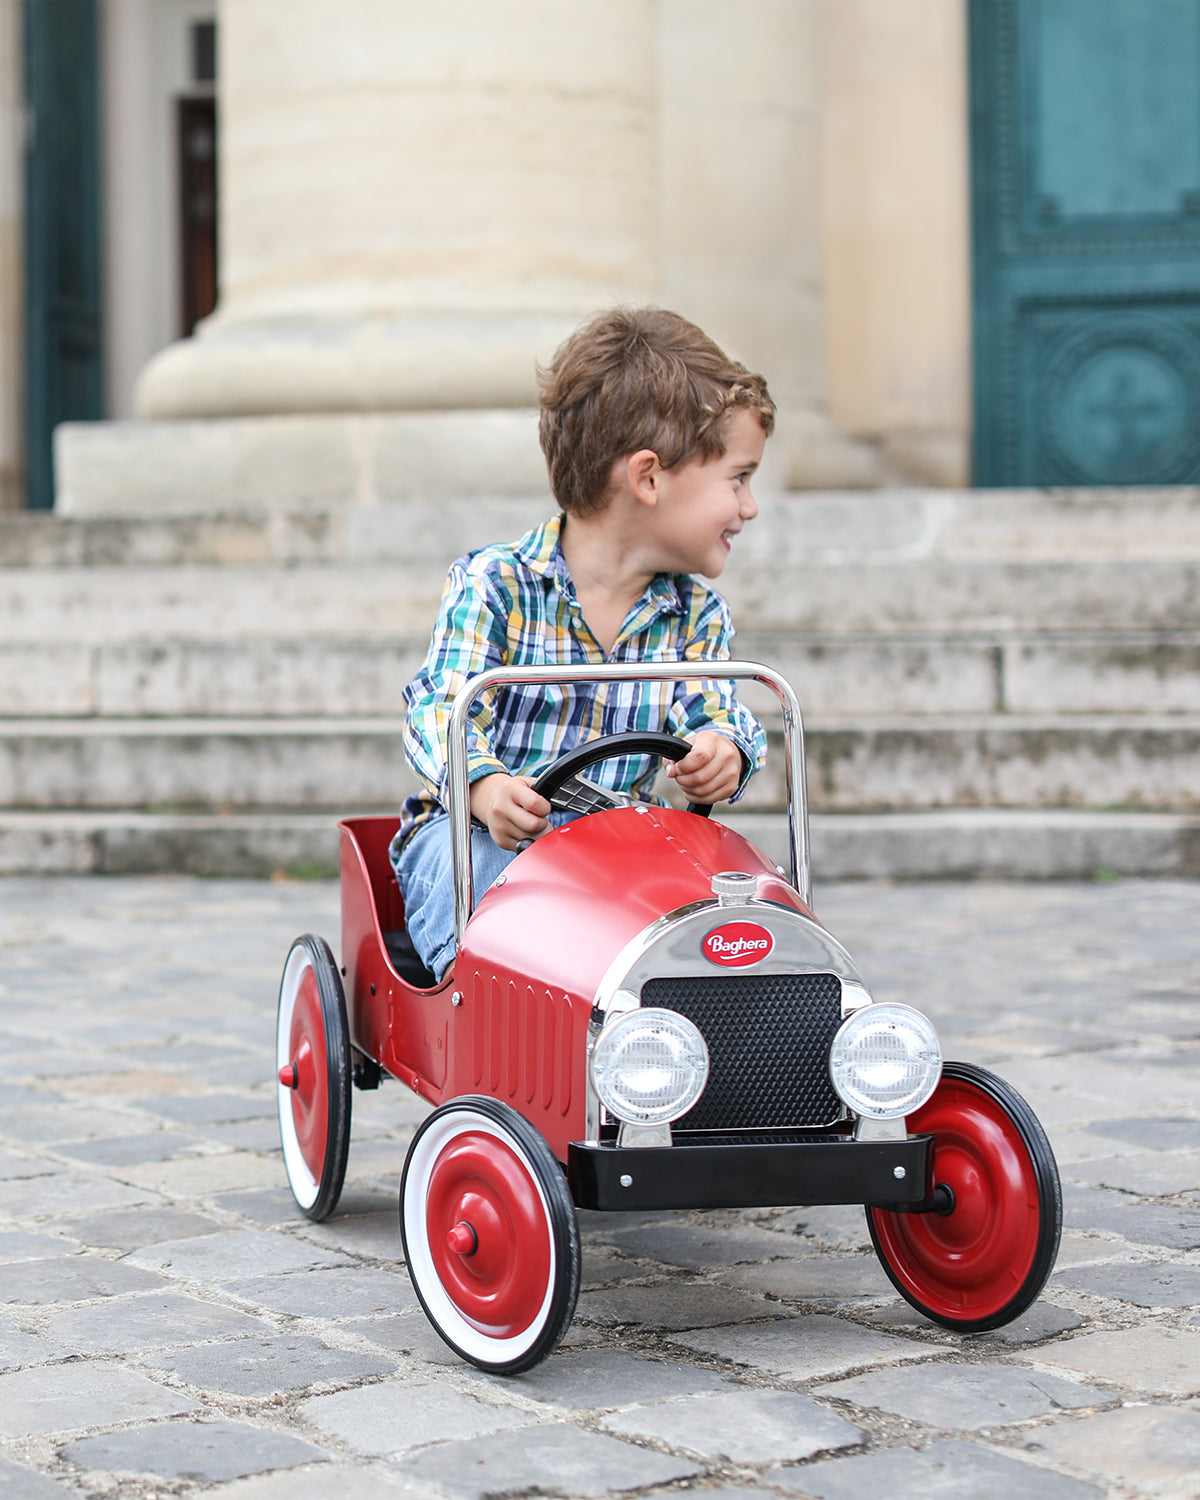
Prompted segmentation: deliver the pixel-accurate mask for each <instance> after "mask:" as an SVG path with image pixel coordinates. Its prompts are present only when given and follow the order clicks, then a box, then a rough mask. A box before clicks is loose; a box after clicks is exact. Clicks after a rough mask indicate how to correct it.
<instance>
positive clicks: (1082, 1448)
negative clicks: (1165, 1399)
mask: <svg viewBox="0 0 1200 1500" xmlns="http://www.w3.org/2000/svg"><path fill="white" fill-rule="evenodd" d="M1024 1446H1025V1448H1026V1450H1027V1451H1028V1452H1029V1453H1030V1454H1031V1455H1033V1456H1034V1457H1037V1458H1043V1459H1045V1460H1047V1461H1049V1462H1050V1463H1061V1464H1070V1465H1071V1467H1072V1468H1076V1469H1082V1470H1084V1472H1086V1473H1092V1474H1095V1475H1097V1476H1100V1477H1102V1478H1104V1479H1105V1480H1109V1481H1112V1480H1116V1481H1118V1482H1120V1483H1122V1484H1126V1485H1129V1486H1130V1489H1131V1490H1133V1491H1134V1492H1135V1493H1136V1494H1139V1495H1144V1494H1147V1493H1156V1494H1157V1493H1161V1492H1162V1491H1164V1490H1165V1491H1167V1492H1168V1493H1169V1494H1171V1495H1174V1496H1179V1497H1182V1496H1185V1495H1188V1494H1192V1495H1194V1494H1196V1492H1197V1488H1198V1487H1197V1485H1196V1476H1197V1475H1198V1474H1200V1411H1197V1410H1196V1409H1195V1408H1194V1407H1161V1406H1157V1407H1156V1406H1139V1407H1130V1406H1126V1407H1122V1408H1121V1409H1119V1410H1117V1411H1106V1412H1101V1413H1099V1414H1098V1415H1097V1416H1094V1417H1083V1418H1081V1419H1080V1420H1079V1421H1078V1422H1061V1423H1057V1424H1056V1425H1054V1426H1051V1427H1043V1428H1039V1429H1038V1430H1037V1431H1036V1432H1031V1433H1030V1434H1029V1435H1028V1440H1027V1441H1026V1443H1025V1444H1024Z"/></svg>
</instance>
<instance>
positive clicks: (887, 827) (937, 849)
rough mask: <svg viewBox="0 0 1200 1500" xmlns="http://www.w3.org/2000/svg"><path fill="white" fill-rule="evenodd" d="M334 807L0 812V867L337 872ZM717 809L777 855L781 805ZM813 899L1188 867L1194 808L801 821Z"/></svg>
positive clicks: (1194, 854)
mask: <svg viewBox="0 0 1200 1500" xmlns="http://www.w3.org/2000/svg"><path fill="white" fill-rule="evenodd" d="M345 811H346V809H328V810H318V811H311V812H304V813H299V812H295V811H291V812H278V811H261V810H255V811H245V812H240V813H231V814H225V815H219V814H180V813H169V814H168V813H159V814H154V813H145V812H127V811H120V812H107V813H106V812H96V811H93V810H86V809H60V810H56V811H53V812H14V811H0V875H6V874H46V875H64V874H108V875H126V874H147V873H156V874H180V875H182V874H192V875H225V876H242V877H263V876H269V875H277V876H280V877H288V878H292V879H317V878H332V877H335V876H336V874H337V857H338V843H337V826H336V825H337V819H338V817H339V816H341V815H342V814H343V813H344V812H345ZM724 821H727V822H729V824H730V825H731V826H733V827H737V828H740V829H741V830H742V832H744V833H745V834H746V836H747V837H748V838H749V839H750V840H751V841H752V842H754V843H756V844H758V845H759V847H760V848H762V849H763V850H764V851H765V852H766V853H767V854H769V855H770V857H771V858H772V859H774V860H776V861H777V862H779V863H783V862H784V861H785V860H786V857H787V831H786V828H785V825H784V819H783V817H782V815H764V814H757V815H755V814H742V815H738V816H734V815H733V814H730V815H729V816H728V817H727V818H725V819H724ZM812 857H813V870H814V890H815V904H816V910H817V912H818V914H819V913H820V909H821V886H822V882H823V881H833V880H849V879H878V880H923V879H943V880H944V879H961V880H972V879H977V878H978V879H986V878H993V879H1015V880H1026V879H1034V880H1067V879H1070V880H1078V879H1084V880H1087V879H1101V880H1107V879H1114V878H1118V877H1120V876H1124V875H1128V876H1170V877H1175V878H1185V879H1196V878H1200V818H1197V817H1187V816H1179V815H1173V814H1169V813H1128V812H1126V813H1112V812H1110V813H1103V812H1076V811H1054V810H1044V811H1042V810H1039V811H1028V810H1005V809H990V808H989V809H970V810H955V811H936V812H923V813H880V814H863V815H858V816H853V815H838V814H828V813H826V814H816V815H814V817H813V819H812Z"/></svg>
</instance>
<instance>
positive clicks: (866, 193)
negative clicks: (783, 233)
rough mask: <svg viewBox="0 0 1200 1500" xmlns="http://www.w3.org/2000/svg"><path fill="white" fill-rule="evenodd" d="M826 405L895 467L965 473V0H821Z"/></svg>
mask: <svg viewBox="0 0 1200 1500" xmlns="http://www.w3.org/2000/svg"><path fill="white" fill-rule="evenodd" d="M822 22H823V27H822V31H823V44H822V56H821V95H822V107H821V117H822V172H821V182H822V188H821V206H822V235H823V242H824V247H823V257H822V259H823V266H824V289H825V329H826V345H827V350H828V381H829V411H830V415H831V416H832V417H833V419H834V421H835V422H836V423H837V424H838V425H839V426H840V427H841V428H842V429H844V430H845V431H846V432H848V433H851V434H853V435H854V436H857V437H861V438H865V439H869V440H870V441H871V442H872V443H874V444H875V445H876V446H877V448H878V450H879V452H880V455H881V458H882V460H883V462H884V464H885V467H886V468H888V469H890V470H891V472H892V473H893V474H894V475H897V476H899V477H901V478H904V479H908V480H910V481H911V480H917V481H920V482H925V483H932V484H951V485H961V484H965V483H967V482H968V452H969V447H970V443H969V430H970V408H971V394H970V392H971V382H970V234H969V220H968V212H969V209H968V181H967V174H968V166H967V162H968V156H967V63H966V15H965V5H964V0H823V12H822Z"/></svg>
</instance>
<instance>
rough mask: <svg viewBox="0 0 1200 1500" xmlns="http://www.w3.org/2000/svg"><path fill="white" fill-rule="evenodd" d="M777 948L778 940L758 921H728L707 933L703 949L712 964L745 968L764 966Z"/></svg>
mask: <svg viewBox="0 0 1200 1500" xmlns="http://www.w3.org/2000/svg"><path fill="white" fill-rule="evenodd" d="M774 946H775V939H774V938H773V937H772V936H771V934H770V933H769V932H768V931H767V929H766V928H765V927H760V926H759V925H758V923H757V922H726V923H725V925H724V926H723V927H714V928H713V930H712V931H711V932H710V933H708V935H707V936H706V937H705V939H704V941H703V942H702V943H701V944H700V949H701V952H702V953H703V954H704V956H705V958H707V959H708V961H709V963H710V964H720V965H721V967H722V968H723V969H745V968H747V967H748V966H749V965H750V964H757V963H761V962H762V960H763V959H764V958H766V957H767V955H768V954H769V953H770V951H771V949H772V948H773V947H774Z"/></svg>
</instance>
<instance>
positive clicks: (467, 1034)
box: [277, 662, 1062, 1372]
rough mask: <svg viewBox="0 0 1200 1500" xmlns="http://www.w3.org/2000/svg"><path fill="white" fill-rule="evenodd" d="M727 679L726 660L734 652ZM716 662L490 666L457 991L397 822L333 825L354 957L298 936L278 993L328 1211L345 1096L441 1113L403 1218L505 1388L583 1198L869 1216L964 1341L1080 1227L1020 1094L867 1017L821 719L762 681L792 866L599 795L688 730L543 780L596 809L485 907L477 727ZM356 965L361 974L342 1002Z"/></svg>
mask: <svg viewBox="0 0 1200 1500" xmlns="http://www.w3.org/2000/svg"><path fill="white" fill-rule="evenodd" d="M714 665H715V664H714ZM696 667H697V663H695V662H691V663H687V664H686V665H680V664H637V665H632V664H631V665H620V666H616V665H614V666H606V667H596V668H544V669H543V668H538V667H525V668H497V669H494V670H492V671H488V672H485V673H482V674H481V675H480V676H478V677H476V678H473V679H472V680H471V681H470V682H469V683H468V684H467V685H466V686H465V687H464V688H463V689H462V691H461V692H460V693H459V695H458V697H457V698H456V700H455V703H454V706H453V710H452V713H451V719H450V728H449V741H448V750H449V769H450V782H449V785H450V807H449V813H450V819H451V832H452V840H453V847H454V854H455V913H456V929H457V935H458V946H457V952H456V957H455V960H454V963H453V965H452V966H451V968H450V970H449V971H448V972H447V974H446V976H445V978H444V979H443V980H442V981H441V983H435V982H434V981H433V979H432V977H431V976H430V975H429V974H427V973H426V972H425V971H424V970H423V969H422V966H421V964H420V961H419V960H418V959H417V957H416V955H415V953H414V952H413V950H412V947H411V945H410V944H409V942H408V940H407V934H406V932H405V928H404V910H403V904H402V902H401V899H400V895H399V891H398V890H397V887H396V882H395V879H394V876H393V874H392V869H391V866H390V864H389V861H388V854H387V850H388V843H389V841H390V839H391V837H392V834H393V833H394V832H395V830H396V827H397V821H396V819H395V818H389V817H363V818H350V819H347V820H346V821H345V822H343V823H342V824H341V825H340V826H341V900H342V963H341V966H340V967H339V965H338V963H337V961H336V959H335V958H334V956H333V954H332V953H331V951H330V949H329V946H328V945H327V944H326V943H325V942H324V940H323V939H321V938H320V937H316V936H313V935H311V934H310V935H306V936H304V937H301V938H298V939H297V940H296V942H295V943H294V944H293V945H292V949H291V951H290V953H289V954H288V958H287V962H286V964H285V966H284V971H283V979H282V983H281V987H280V993H279V1012H278V1024H277V1061H278V1069H279V1094H278V1098H279V1122H280V1133H281V1137H282V1142H283V1154H284V1162H285V1166H286V1170H287V1175H288V1181H289V1183H290V1185H291V1189H292V1192H293V1195H294V1196H295V1199H296V1202H297V1204H298V1205H299V1207H300V1209H301V1210H302V1211H303V1212H304V1213H305V1214H307V1215H308V1217H309V1218H310V1219H315V1220H320V1219H324V1218H326V1217H328V1216H329V1214H331V1213H332V1212H333V1210H334V1207H335V1206H336V1204H337V1201H338V1196H339V1194H340V1192H341V1189H342V1183H343V1180H344V1176H345V1171H346V1159H347V1153H348V1150H349V1142H350V1100H351V1087H352V1085H355V1086H357V1087H359V1088H374V1087H376V1086H377V1085H378V1083H379V1082H380V1079H381V1078H382V1077H383V1076H384V1075H387V1076H390V1077H393V1078H397V1079H399V1080H400V1081H401V1082H402V1083H406V1084H407V1085H408V1086H409V1087H410V1088H412V1089H414V1090H415V1091H416V1092H417V1093H418V1094H419V1095H420V1096H421V1098H422V1099H425V1100H427V1101H428V1102H429V1103H430V1104H431V1105H433V1106H435V1108H434V1109H433V1111H432V1113H431V1114H430V1115H429V1116H428V1117H427V1119H426V1120H425V1121H424V1123H423V1124H422V1126H421V1127H420V1129H419V1130H418V1132H417V1134H416V1137H415V1139H414V1140H413V1142H412V1145H411V1147H410V1149H409V1152H408V1158H407V1162H406V1164H405V1168H404V1176H403V1181H402V1184H401V1189H400V1229H401V1235H402V1237H403V1245H404V1256H405V1260H406V1262H407V1264H408V1269H409V1274H410V1276H411V1278H412V1282H413V1286H414V1287H415V1289H416V1292H417V1295H418V1297H419V1298H420V1300H421V1303H422V1306H423V1307H424V1309H425V1311H426V1313H427V1314H428V1316H429V1318H430V1321H431V1322H432V1323H433V1325H434V1327H435V1328H436V1329H437V1331H438V1333H439V1334H440V1335H441V1336H442V1338H443V1339H444V1340H445V1341H446V1343H447V1344H449V1345H450V1347H451V1348H453V1349H454V1350H456V1351H457V1352H458V1353H459V1354H460V1355H461V1356H462V1357H463V1358H465V1359H467V1360H470V1361H471V1362H472V1363H474V1364H476V1365H478V1366H479V1367H480V1368H482V1369H485V1370H492V1371H500V1372H515V1371H519V1370H526V1369H529V1368H530V1367H531V1366H532V1365H535V1364H537V1363H538V1361H540V1360H542V1359H544V1358H545V1357H546V1355H548V1354H549V1353H550V1352H551V1351H552V1350H553V1349H554V1348H555V1347H556V1346H557V1345H558V1343H559V1341H560V1340H561V1338H562V1336H563V1334H564V1333H565V1331H566V1329H567V1327H568V1325H569V1324H570V1321H571V1317H572V1315H573V1312H574V1308H575V1300H576V1296H577V1293H578V1288H579V1264H580V1245H579V1231H578V1226H577V1222H576V1216H575V1210H576V1209H577V1208H589V1209H600V1210H614V1211H620V1210H629V1209H639V1210H646V1209H677V1208H717V1207H742V1208H747V1207H768V1206H778V1205H792V1204H804V1205H812V1204H826V1203H862V1204H864V1205H865V1206H866V1214H867V1222H868V1225H869V1228H870V1233H871V1239H872V1241H873V1242H874V1245H875V1249H876V1252H877V1253H878V1255H879V1259H880V1261H881V1262H882V1264H883V1267H884V1269H885V1270H886V1272H887V1274H888V1276H889V1277H890V1278H891V1280H892V1282H893V1283H894V1284H895V1286H896V1288H897V1289H898V1290H899V1292H900V1293H901V1294H902V1295H903V1296H904V1297H905V1298H907V1299H908V1301H909V1302H910V1303H912V1305H913V1306H914V1307H916V1308H917V1309H919V1311H921V1312H922V1313H924V1314H925V1315H926V1316H927V1317H929V1318H932V1319H933V1320H934V1321H935V1322H938V1323H941V1324H944V1325H945V1326H946V1327H949V1328H957V1329H960V1330H963V1331H972V1330H980V1329H987V1328H995V1327H998V1326H1000V1325H1001V1324H1004V1323H1007V1322H1009V1321H1011V1320H1012V1319H1013V1318H1015V1317H1017V1316H1018V1315H1019V1314H1020V1313H1022V1312H1023V1311H1024V1310H1025V1309H1026V1308H1028V1307H1029V1305H1030V1304H1031V1303H1032V1302H1033V1301H1034V1299H1035V1298H1036V1297H1037V1295H1038V1293H1039V1292H1040V1291H1041V1289H1042V1286H1043V1285H1044V1284H1045V1281H1046V1278H1047V1276H1048V1275H1049V1274H1050V1270H1051V1268H1052V1266H1053V1264H1054V1259H1055V1255H1056V1253H1057V1249H1058V1239H1059V1231H1060V1225H1061V1219H1062V1198H1061V1190H1060V1187H1059V1180H1058V1171H1057V1168H1056V1165H1055V1161H1054V1156H1053V1153H1052V1152H1051V1149H1050V1146H1049V1143H1048V1142H1047V1140H1046V1137H1045V1134H1044V1133H1043V1131H1042V1129H1041V1126H1040V1125H1039V1124H1038V1121H1037V1119H1036V1117H1035V1116H1034V1114H1033V1112H1032V1111H1031V1110H1030V1108H1029V1106H1028V1105H1027V1104H1026V1103H1025V1102H1024V1100H1023V1099H1021V1097H1020V1096H1019V1095H1018V1094H1017V1093H1016V1092H1015V1091H1014V1090H1013V1089H1012V1088H1010V1087H1009V1086H1008V1084H1006V1083H1005V1082H1003V1080H1001V1079H999V1078H997V1077H995V1076H994V1075H993V1074H991V1073H988V1072H986V1071H985V1070H984V1069H982V1068H978V1067H974V1066H972V1065H971V1064H968V1063H952V1062H943V1061H942V1057H941V1051H940V1048H939V1045H938V1040H937V1036H936V1034H935V1032H934V1029H933V1027H932V1026H931V1024H930V1023H929V1021H928V1020H927V1019H926V1018H925V1017H924V1016H923V1015H922V1014H921V1013H920V1012H919V1011H916V1010H914V1009H912V1008H911V1007H909V1006H906V1005H895V1004H889V1003H877V1002H875V1001H873V1000H872V998H871V996H870V994H869V993H868V990H867V988H866V985H865V984H864V981H863V978H862V976H861V975H860V973H859V971H858V969H857V967H856V966H855V963H854V960H853V959H852V958H851V957H850V955H849V954H848V953H847V952H846V950H845V949H844V948H843V947H842V946H841V945H840V944H839V943H838V942H837V941H836V939H835V938H833V937H831V936H830V934H829V933H828V932H826V931H825V929H824V928H823V927H821V925H820V924H819V923H818V922H817V921H816V919H815V918H814V916H813V914H812V911H811V909H810V904H809V902H810V897H809V863H808V832H807V828H808V817H807V802H806V796H805V784H804V751H803V736H802V730H801V721H800V712H799V706H798V704H797V702H796V699H795V696H794V694H793V693H792V691H791V689H790V688H789V687H788V685H787V683H786V682H785V681H784V680H783V678H781V677H780V676H779V675H778V674H777V673H775V672H773V671H771V670H770V669H769V668H767V667H763V666H759V665H756V664H754V663H749V662H722V663H720V670H719V673H718V674H717V675H719V677H720V678H721V679H722V680H725V679H733V680H745V679H752V680H754V681H756V682H759V683H761V684H764V685H765V686H767V687H769V688H770V689H772V691H773V692H774V693H775V695H776V697H777V698H778V700H779V703H780V705H781V708H782V713H783V727H784V731H785V735H784V739H785V751H784V753H785V761H786V784H787V793H788V826H789V830H790V844H791V868H790V870H789V871H788V872H787V874H786V876H785V874H784V872H783V871H782V870H781V869H780V868H779V867H777V866H776V865H775V864H774V862H773V861H772V860H770V859H768V858H767V856H766V855H764V854H763V853H762V852H761V851H760V850H759V849H757V848H756V847H755V846H754V845H753V844H751V843H749V842H748V841H747V840H746V839H745V838H744V837H743V836H742V835H741V834H739V833H737V832H735V831H734V830H733V829H731V828H728V827H725V826H723V825H722V824H720V823H719V822H717V821H715V820H712V819H710V818H708V817H707V816H705V814H707V812H708V809H707V808H699V809H695V808H693V809H689V810H688V811H682V810H677V809H673V808H664V807H657V806H651V805H649V804H646V803H634V802H632V801H629V800H628V799H623V798H621V797H620V796H617V795H614V794H612V793H610V792H608V791H607V790H605V789H604V788H601V787H598V786H596V785H594V784H593V783H591V782H590V781H588V779H587V778H586V777H585V776H584V775H583V772H585V771H586V770H587V768H588V766H590V765H592V764H595V763H596V762H597V761H599V760H602V759H604V758H606V757H609V756H612V755H614V754H628V753H631V752H633V751H638V752H644V753H647V754H650V753H653V754H659V755H662V756H664V757H666V758H670V759H679V758H680V757H681V756H682V755H684V754H686V752H687V748H688V747H687V745H686V744H685V742H683V741H682V740H677V739H675V738H674V737H673V736H671V735H665V734H654V735H638V736H632V737H630V736H624V735H619V736H610V737H607V738H603V739H598V740H596V741H594V742H592V743H590V744H588V745H586V746H585V747H583V749H581V750H578V751H575V752H572V753H571V754H569V755H567V756H564V757H562V758H561V759H560V760H558V761H556V762H555V763H554V764H553V765H552V766H551V767H550V768H549V769H548V770H547V771H546V772H545V773H544V774H543V775H542V777H541V778H540V780H539V782H538V789H539V790H540V791H541V792H542V794H543V795H544V796H546V797H548V798H549V800H550V801H551V802H552V803H553V804H554V805H555V806H557V807H561V808H568V809H570V810H573V811H576V812H585V813H587V814H588V815H587V816H582V817H578V818H577V819H575V820H574V821H573V822H570V823H567V824H565V825H564V826H563V827H561V828H559V829H556V830H554V831H552V832H550V833H548V834H546V835H545V836H544V837H543V838H540V839H538V840H537V841H536V842H535V843H533V844H532V845H531V846H530V847H529V848H528V849H526V850H525V852H523V853H522V854H521V855H520V856H519V857H518V858H517V859H516V860H514V861H513V863H512V864H511V865H510V867H509V868H508V870H507V871H506V872H505V874H504V875H502V876H501V877H500V879H499V880H498V881H497V882H496V884H495V885H494V886H493V887H492V888H491V890H489V891H487V892H486V894H484V895H483V897H482V898H481V899H480V901H479V903H478V905H477V906H474V909H472V898H471V872H470V820H469V812H468V806H467V750H466V729H467V716H468V713H469V711H470V707H471V705H472V704H473V702H474V701H475V699H476V698H477V697H478V696H479V695H480V694H481V693H484V692H487V691H489V690H494V689H497V688H502V687H504V686H505V685H508V684H514V683H523V684H525V683H538V684H544V685H555V684H564V683H568V682H573V683H578V682H581V681H589V682H623V681H631V680H655V681H664V680H665V681H679V680H683V679H688V680H695V678H696ZM343 977H344V979H345V985H344V987H343Z"/></svg>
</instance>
